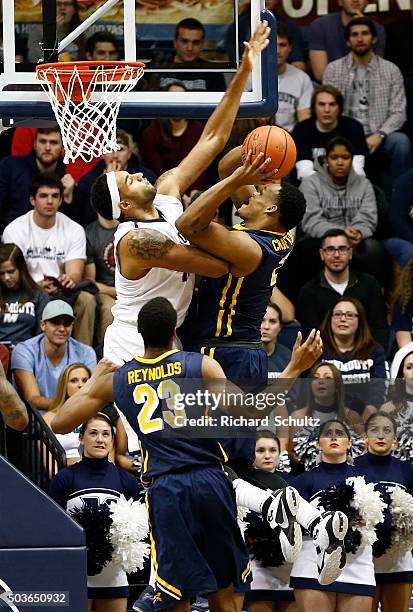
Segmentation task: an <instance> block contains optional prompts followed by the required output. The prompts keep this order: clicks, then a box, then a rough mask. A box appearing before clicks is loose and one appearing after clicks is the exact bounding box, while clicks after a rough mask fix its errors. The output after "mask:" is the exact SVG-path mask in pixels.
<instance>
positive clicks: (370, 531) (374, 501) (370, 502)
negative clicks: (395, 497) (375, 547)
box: [347, 476, 386, 546]
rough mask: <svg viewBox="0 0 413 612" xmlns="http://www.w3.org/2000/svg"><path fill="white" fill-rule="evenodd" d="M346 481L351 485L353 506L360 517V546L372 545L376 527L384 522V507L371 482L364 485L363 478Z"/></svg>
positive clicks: (352, 478) (358, 477)
mask: <svg viewBox="0 0 413 612" xmlns="http://www.w3.org/2000/svg"><path fill="white" fill-rule="evenodd" d="M348 481H351V482H352V483H353V486H354V500H353V504H354V507H355V508H356V510H357V512H358V513H359V515H360V517H361V525H360V527H359V529H360V533H361V546H366V545H372V544H374V542H375V541H376V540H377V534H376V529H375V528H376V525H377V524H379V523H383V522H384V514H383V512H384V509H385V507H386V505H385V503H384V502H383V500H382V498H381V496H380V492H379V491H375V484H374V483H373V482H369V483H366V481H365V480H364V478H363V476H355V477H351V478H347V482H348Z"/></svg>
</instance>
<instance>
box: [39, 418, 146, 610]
mask: <svg viewBox="0 0 413 612" xmlns="http://www.w3.org/2000/svg"><path fill="white" fill-rule="evenodd" d="M79 439H80V442H81V444H82V445H83V458H82V460H81V461H80V462H79V463H75V464H74V465H71V466H69V467H68V468H65V469H63V470H61V471H60V472H59V473H58V474H57V475H56V476H55V477H54V478H53V480H52V482H51V484H50V490H49V495H50V497H51V498H52V499H54V500H55V501H56V502H57V503H58V504H59V505H60V506H61V507H62V508H63V509H64V510H66V511H67V512H69V513H70V511H71V510H73V509H75V508H82V507H83V506H84V505H85V504H91V505H93V504H96V503H98V504H100V505H110V504H113V503H116V502H117V500H118V498H119V497H120V495H121V494H123V495H124V496H125V497H126V498H127V499H130V498H133V499H134V500H136V499H138V497H139V485H138V482H137V480H136V478H134V477H133V476H132V474H130V473H129V472H127V471H126V470H123V469H122V468H119V467H117V466H116V465H114V464H113V463H110V462H109V460H108V456H109V453H110V452H111V450H112V448H113V441H114V432H113V428H112V424H111V421H110V419H109V418H108V417H107V416H106V415H105V414H103V413H98V414H97V415H96V416H94V417H92V418H91V419H89V421H87V422H86V423H84V424H83V425H82V427H81V429H80V435H79ZM87 586H88V610H89V611H90V610H91V609H92V605H93V603H94V610H95V612H108V611H109V610H110V612H126V607H127V602H128V599H127V598H128V595H129V591H128V580H127V576H126V573H125V572H124V571H123V570H121V569H120V568H119V567H117V566H115V565H114V564H113V563H111V562H109V563H108V564H107V565H105V567H104V568H103V569H102V571H101V572H100V573H98V574H96V575H94V576H88V577H87Z"/></svg>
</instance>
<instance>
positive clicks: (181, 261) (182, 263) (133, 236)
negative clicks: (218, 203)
mask: <svg viewBox="0 0 413 612" xmlns="http://www.w3.org/2000/svg"><path fill="white" fill-rule="evenodd" d="M118 248H119V253H120V257H121V260H122V262H123V263H122V266H121V272H122V275H123V276H125V277H126V278H129V279H133V280H137V279H138V278H143V276H145V274H146V273H147V272H148V271H149V270H150V269H151V268H165V269H167V270H174V271H176V272H195V273H196V274H202V275H203V276H210V277H212V278H218V277H219V276H222V275H223V274H227V272H228V270H229V266H228V262H226V261H223V260H222V259H218V257H214V256H213V255H210V254H209V253H206V252H205V251H201V250H200V249H197V248H196V247H191V246H187V245H184V244H176V243H175V242H173V241H172V240H170V239H169V238H168V237H167V236H165V235H164V234H161V233H160V232H158V231H157V230H152V229H138V230H132V231H130V232H128V233H127V234H126V235H125V236H124V237H123V238H122V240H121V241H120V243H119V247H118Z"/></svg>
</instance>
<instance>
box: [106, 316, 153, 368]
mask: <svg viewBox="0 0 413 612" xmlns="http://www.w3.org/2000/svg"><path fill="white" fill-rule="evenodd" d="M144 352H145V346H144V343H143V338H142V336H141V334H140V333H139V332H138V329H137V325H136V324H135V325H130V324H129V323H123V322H122V321H119V320H115V321H113V323H111V324H110V325H109V326H108V327H107V328H106V332H105V339H104V343H103V355H104V357H107V358H108V359H110V360H111V361H113V363H116V364H117V365H123V364H124V363H126V362H127V361H130V360H131V359H133V358H134V357H142V356H143V354H144Z"/></svg>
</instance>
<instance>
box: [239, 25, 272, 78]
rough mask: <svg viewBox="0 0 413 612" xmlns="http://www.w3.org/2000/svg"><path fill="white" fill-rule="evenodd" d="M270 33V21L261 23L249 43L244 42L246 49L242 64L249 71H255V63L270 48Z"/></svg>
mask: <svg viewBox="0 0 413 612" xmlns="http://www.w3.org/2000/svg"><path fill="white" fill-rule="evenodd" d="M270 32H271V28H269V27H268V21H265V20H264V21H260V22H259V24H258V25H257V27H256V28H255V32H254V34H253V35H252V36H251V38H250V39H249V41H248V42H245V41H244V45H245V49H244V53H243V56H242V64H243V65H244V66H245V67H248V69H249V70H252V69H253V67H254V65H255V62H256V61H257V59H258V58H259V57H260V55H261V51H263V50H264V49H265V48H266V47H268V45H269V42H270V41H269V40H268V37H269V35H270Z"/></svg>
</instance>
